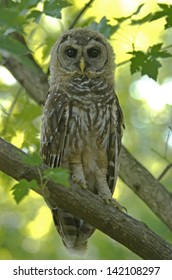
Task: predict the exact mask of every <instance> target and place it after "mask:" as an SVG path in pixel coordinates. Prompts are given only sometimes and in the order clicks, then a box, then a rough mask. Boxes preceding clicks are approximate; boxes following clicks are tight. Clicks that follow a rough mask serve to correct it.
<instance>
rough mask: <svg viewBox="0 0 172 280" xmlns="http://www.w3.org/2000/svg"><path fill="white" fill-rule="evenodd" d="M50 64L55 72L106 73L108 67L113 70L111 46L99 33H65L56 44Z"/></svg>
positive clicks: (83, 31) (83, 30) (71, 31)
mask: <svg viewBox="0 0 172 280" xmlns="http://www.w3.org/2000/svg"><path fill="white" fill-rule="evenodd" d="M55 60H57V61H55ZM51 64H53V66H54V67H56V71H57V70H62V69H63V70H65V71H66V72H68V73H73V74H78V75H89V74H97V75H98V74H100V73H102V72H106V71H107V69H108V68H109V66H110V68H113V66H114V57H113V51H112V48H111V46H110V45H109V43H108V42H107V41H106V39H105V38H104V37H103V36H102V35H101V34H100V33H98V32H95V31H91V30H88V29H82V28H76V29H72V30H69V31H67V32H65V33H64V34H63V36H62V37H61V38H60V40H58V41H57V42H56V44H55V46H54V47H53V50H52V56H51ZM112 65H113V66H112ZM54 67H53V71H54ZM57 68H58V69H57ZM60 68H61V69H60ZM50 70H51V68H50ZM112 71H113V70H112ZM60 72H61V71H60Z"/></svg>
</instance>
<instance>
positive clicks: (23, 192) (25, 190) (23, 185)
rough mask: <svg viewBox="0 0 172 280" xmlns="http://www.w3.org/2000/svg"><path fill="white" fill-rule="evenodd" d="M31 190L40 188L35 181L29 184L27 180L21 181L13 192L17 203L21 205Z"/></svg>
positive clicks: (14, 187) (13, 188)
mask: <svg viewBox="0 0 172 280" xmlns="http://www.w3.org/2000/svg"><path fill="white" fill-rule="evenodd" d="M31 188H32V189H37V188H39V187H38V185H37V182H36V181H35V180H32V181H30V182H29V181H27V180H26V179H21V180H20V181H19V183H17V184H15V185H14V186H13V187H12V189H11V190H12V195H13V197H14V199H15V201H16V203H19V202H20V201H21V200H22V199H23V198H24V197H25V196H27V195H28V194H29V190H30V189H31Z"/></svg>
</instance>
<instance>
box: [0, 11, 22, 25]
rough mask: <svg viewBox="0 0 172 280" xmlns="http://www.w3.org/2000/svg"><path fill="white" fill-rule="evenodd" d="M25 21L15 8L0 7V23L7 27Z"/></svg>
mask: <svg viewBox="0 0 172 280" xmlns="http://www.w3.org/2000/svg"><path fill="white" fill-rule="evenodd" d="M24 23H25V19H24V17H23V16H22V15H20V14H19V12H18V10H17V9H15V8H3V9H0V24H1V25H5V26H7V27H18V26H21V25H23V24H24Z"/></svg>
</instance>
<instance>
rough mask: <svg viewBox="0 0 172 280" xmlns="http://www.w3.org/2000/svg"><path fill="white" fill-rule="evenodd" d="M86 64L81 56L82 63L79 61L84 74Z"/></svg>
mask: <svg viewBox="0 0 172 280" xmlns="http://www.w3.org/2000/svg"><path fill="white" fill-rule="evenodd" d="M85 66H86V65H85V61H84V58H83V57H81V60H80V63H79V67H80V69H81V72H82V74H84V69H85Z"/></svg>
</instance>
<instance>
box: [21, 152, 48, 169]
mask: <svg viewBox="0 0 172 280" xmlns="http://www.w3.org/2000/svg"><path fill="white" fill-rule="evenodd" d="M22 162H23V163H26V164H28V165H30V166H39V165H40V164H42V162H43V160H42V158H41V157H40V156H39V155H38V154H36V153H34V154H31V155H24V157H23V159H22Z"/></svg>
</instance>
